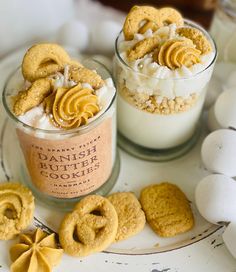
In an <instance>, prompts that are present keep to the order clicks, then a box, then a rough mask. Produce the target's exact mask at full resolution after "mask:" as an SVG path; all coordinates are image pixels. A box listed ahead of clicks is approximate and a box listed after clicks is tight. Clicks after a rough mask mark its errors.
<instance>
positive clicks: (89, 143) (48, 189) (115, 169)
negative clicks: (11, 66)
mask: <svg viewBox="0 0 236 272" xmlns="http://www.w3.org/2000/svg"><path fill="white" fill-rule="evenodd" d="M83 64H84V65H85V66H86V67H88V68H90V69H93V70H96V71H97V72H98V73H99V74H100V75H101V76H102V78H103V79H107V78H111V75H110V74H109V72H108V70H106V68H105V67H104V66H103V65H102V64H100V63H99V62H97V61H93V60H87V61H86V62H84V63H83ZM22 81H23V77H22V74H21V71H20V69H18V70H17V71H16V72H14V73H13V74H12V75H11V76H10V77H9V79H8V80H7V82H6V85H5V88H4V91H3V97H2V98H3V105H4V108H5V110H6V113H7V115H8V117H9V120H10V125H11V131H12V132H13V133H16V139H18V141H16V142H11V143H9V144H10V145H14V148H13V150H14V151H13V152H16V154H18V153H20V154H22V159H20V160H17V161H16V162H7V163H8V164H9V163H14V164H18V169H19V174H18V177H17V178H19V179H20V181H21V182H23V183H26V185H28V186H29V187H30V188H31V190H32V191H33V192H34V194H35V195H36V197H38V198H39V200H41V201H42V202H43V203H47V204H50V205H54V206H55V207H57V208H61V209H70V208H71V207H73V205H74V203H76V202H77V201H78V200H79V199H80V198H81V197H83V196H85V195H88V194H101V195H106V194H107V193H108V192H109V191H110V190H111V189H112V187H113V185H114V184H115V182H116V180H117V178H118V175H119V156H118V153H117V146H116V135H117V132H116V130H117V129H116V92H114V95H113V97H110V104H109V105H108V106H107V108H106V109H104V111H103V112H102V113H101V114H100V115H99V116H98V117H97V118H95V119H94V120H92V121H90V122H89V123H88V124H87V125H84V126H82V127H79V128H75V129H70V130H61V129H60V130H58V129H57V130H44V129H39V128H34V127H31V126H29V125H27V124H25V123H23V122H22V121H20V120H19V119H18V117H17V116H15V115H14V113H13V112H12V102H11V98H12V96H13V95H15V94H16V93H17V92H18V90H17V86H18V83H20V82H22ZM11 150H12V148H11Z"/></svg>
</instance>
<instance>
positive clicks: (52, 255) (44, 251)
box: [10, 229, 63, 272]
mask: <svg viewBox="0 0 236 272" xmlns="http://www.w3.org/2000/svg"><path fill="white" fill-rule="evenodd" d="M62 253H63V249H58V248H57V244H56V240H55V234H54V233H53V234H50V235H48V234H46V233H45V232H43V231H42V230H40V229H36V231H35V232H34V233H30V234H21V235H20V241H19V243H18V244H15V245H13V246H12V247H11V249H10V257H11V260H12V262H13V263H12V265H11V272H22V271H24V272H39V271H40V272H50V271H52V268H53V266H56V265H57V264H58V263H59V262H60V260H61V257H62Z"/></svg>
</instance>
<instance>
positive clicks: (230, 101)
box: [214, 87, 236, 129]
mask: <svg viewBox="0 0 236 272" xmlns="http://www.w3.org/2000/svg"><path fill="white" fill-rule="evenodd" d="M235 101H236V87H235V88H233V89H229V90H227V91H224V92H223V93H222V94H221V95H220V96H219V97H218V98H217V100H216V103H215V107H214V109H215V116H216V120H217V121H218V123H219V124H220V125H221V126H222V127H224V128H229V127H232V128H235V129H236V106H235Z"/></svg>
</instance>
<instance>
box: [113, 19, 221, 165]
mask: <svg viewBox="0 0 236 272" xmlns="http://www.w3.org/2000/svg"><path fill="white" fill-rule="evenodd" d="M185 26H190V27H194V28H196V29H198V30H200V31H202V32H203V33H204V35H205V36H206V37H207V39H208V40H209V41H210V43H211V45H212V49H213V50H212V51H213V52H212V53H213V54H212V60H211V61H210V63H209V65H208V66H207V67H205V68H204V69H203V70H202V71H201V70H200V71H199V72H197V73H195V74H193V75H188V76H187V77H185V76H178V77H176V78H175V77H170V78H161V77H157V76H155V77H154V76H149V75H147V74H145V73H141V72H139V71H137V70H136V69H134V68H133V67H131V66H130V65H128V64H127V63H126V62H125V61H124V59H123V58H122V55H121V54H120V51H119V45H120V43H121V42H122V41H123V40H124V37H123V33H122V32H120V34H119V36H118V37H117V40H116V45H115V50H116V51H115V53H116V54H115V59H114V75H115V78H116V84H117V91H118V130H119V137H118V143H119V145H120V146H121V147H122V148H123V149H124V150H126V151H127V152H128V153H130V154H132V155H134V156H136V157H139V158H141V159H146V160H151V161H166V160H171V159H174V158H176V157H179V156H181V155H183V154H184V153H186V152H187V151H188V150H189V149H190V148H191V147H192V146H193V145H194V143H195V142H196V140H197V139H198V136H199V134H200V133H199V131H200V130H199V127H200V125H199V118H200V116H201V112H202V108H203V103H204V99H205V95H206V90H207V85H208V82H209V81H210V78H211V75H212V71H213V68H214V64H215V60H216V56H217V51H216V46H215V44H214V41H213V40H212V38H211V37H210V35H209V34H208V33H207V32H206V31H205V30H204V29H203V28H201V27H200V26H199V25H197V24H195V23H193V22H191V21H189V20H185ZM139 65H143V64H142V63H140V64H139ZM150 65H152V64H150ZM150 93H151V94H152V95H150ZM170 94H173V96H172V98H171V99H170ZM186 94H188V95H186ZM159 98H161V99H160V101H159Z"/></svg>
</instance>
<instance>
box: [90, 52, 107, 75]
mask: <svg viewBox="0 0 236 272" xmlns="http://www.w3.org/2000/svg"><path fill="white" fill-rule="evenodd" d="M92 58H93V59H95V60H97V61H99V62H101V63H102V64H103V65H105V66H106V68H107V69H108V70H109V71H110V72H111V71H112V60H111V59H110V58H108V57H106V56H103V55H94V56H92Z"/></svg>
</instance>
